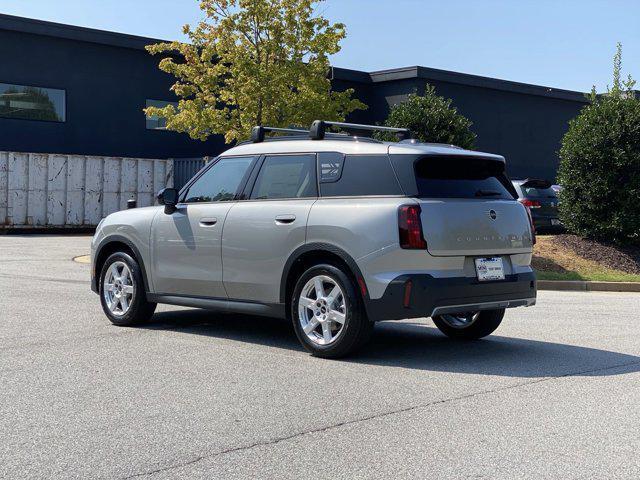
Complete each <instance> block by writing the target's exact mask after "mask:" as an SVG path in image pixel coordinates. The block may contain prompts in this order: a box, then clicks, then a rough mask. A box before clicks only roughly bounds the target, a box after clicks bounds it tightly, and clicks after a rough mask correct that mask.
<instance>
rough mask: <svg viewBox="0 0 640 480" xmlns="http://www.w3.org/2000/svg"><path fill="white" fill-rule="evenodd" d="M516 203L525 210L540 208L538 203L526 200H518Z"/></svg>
mask: <svg viewBox="0 0 640 480" xmlns="http://www.w3.org/2000/svg"><path fill="white" fill-rule="evenodd" d="M518 201H519V202H520V203H521V204H523V205H524V206H525V207H527V208H540V207H541V206H542V205H540V202H539V201H537V200H529V199H528V198H520V199H519V200H518Z"/></svg>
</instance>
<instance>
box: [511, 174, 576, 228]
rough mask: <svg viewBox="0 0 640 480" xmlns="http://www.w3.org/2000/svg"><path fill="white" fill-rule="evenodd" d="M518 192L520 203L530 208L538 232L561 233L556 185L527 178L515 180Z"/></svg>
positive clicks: (561, 226)
mask: <svg viewBox="0 0 640 480" xmlns="http://www.w3.org/2000/svg"><path fill="white" fill-rule="evenodd" d="M513 186H514V187H515V189H516V191H517V192H518V201H519V202H520V203H522V204H523V205H524V206H526V207H528V208H529V211H530V212H531V217H532V218H533V224H534V226H535V227H536V230H538V231H540V232H544V231H549V232H551V231H561V230H563V228H564V227H563V225H562V222H561V221H560V219H559V218H558V195H557V193H556V192H557V190H556V189H554V188H553V187H554V186H555V185H553V184H552V182H550V181H548V180H540V179H536V178H527V179H525V180H513Z"/></svg>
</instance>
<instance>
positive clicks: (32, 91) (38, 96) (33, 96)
mask: <svg viewBox="0 0 640 480" xmlns="http://www.w3.org/2000/svg"><path fill="white" fill-rule="evenodd" d="M0 117H4V118H17V119H22V120H46V121H50V122H64V121H65V119H66V112H65V91H64V90H58V89H56V88H43V87H28V86H25V85H12V84H9V83H0Z"/></svg>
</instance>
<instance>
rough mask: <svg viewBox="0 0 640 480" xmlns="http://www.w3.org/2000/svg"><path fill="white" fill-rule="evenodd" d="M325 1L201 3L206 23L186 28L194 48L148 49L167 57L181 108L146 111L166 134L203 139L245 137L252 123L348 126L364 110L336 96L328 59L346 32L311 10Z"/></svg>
mask: <svg viewBox="0 0 640 480" xmlns="http://www.w3.org/2000/svg"><path fill="white" fill-rule="evenodd" d="M319 1H322V0H202V1H201V2H200V8H201V9H202V10H203V12H204V13H205V16H206V18H205V19H204V20H203V21H202V22H200V24H198V25H197V27H195V28H192V27H190V26H189V25H186V26H185V27H184V33H185V34H186V35H187V36H188V38H189V40H190V43H188V44H187V43H180V42H171V43H161V44H156V45H150V46H148V47H147V50H148V51H149V52H151V53H152V54H168V55H167V56H165V57H164V58H163V59H162V60H161V61H160V65H159V66H160V69H161V70H163V71H165V72H168V73H170V74H172V75H174V76H175V77H176V78H177V81H176V83H175V84H174V85H173V86H172V90H173V92H174V93H175V94H176V95H177V96H178V98H179V103H178V107H177V108H175V107H174V106H172V105H169V106H167V107H164V108H157V107H149V108H147V109H145V112H146V113H147V114H148V115H156V116H158V117H161V118H166V121H167V128H168V129H170V130H175V131H179V132H186V133H188V134H189V135H190V136H191V137H192V138H197V139H201V140H205V139H206V138H207V137H208V136H210V135H212V134H223V135H224V136H225V140H226V141H227V142H229V143H230V142H232V141H234V140H239V139H243V138H246V137H247V136H248V134H249V132H250V130H251V127H252V126H254V125H260V124H264V125H271V126H279V127H286V126H290V125H304V126H307V125H309V124H311V122H312V121H313V120H314V119H317V118H326V119H332V120H336V119H337V120H343V119H344V118H345V116H346V115H348V114H349V113H350V112H352V111H354V110H356V109H363V108H366V106H365V105H364V104H362V103H361V102H360V101H358V100H356V99H353V98H352V94H353V90H352V89H348V90H345V91H343V92H335V91H332V90H331V82H330V80H329V75H328V74H329V71H330V68H331V67H330V65H329V59H328V57H329V55H332V54H334V53H337V52H338V51H339V50H340V41H341V40H342V39H343V38H345V35H346V32H345V26H344V25H343V24H341V23H335V24H331V23H330V22H329V21H328V20H327V19H325V18H323V17H322V16H320V15H317V14H316V13H315V11H314V9H315V7H316V6H317V3H318V2H319Z"/></svg>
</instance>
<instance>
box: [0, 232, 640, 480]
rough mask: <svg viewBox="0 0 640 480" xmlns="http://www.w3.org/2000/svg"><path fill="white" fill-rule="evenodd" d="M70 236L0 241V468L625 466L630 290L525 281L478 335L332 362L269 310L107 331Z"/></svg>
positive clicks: (294, 472) (157, 472) (635, 410)
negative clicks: (513, 302)
mask: <svg viewBox="0 0 640 480" xmlns="http://www.w3.org/2000/svg"><path fill="white" fill-rule="evenodd" d="M89 241H90V238H89V237H86V236H71V237H62V236H57V237H53V236H31V237H29V236H0V267H1V268H0V477H2V478H42V477H47V478H54V477H55V478H93V477H103V478H128V477H138V476H140V477H142V476H144V477H151V478H207V479H209V478H224V479H228V478H292V479H294V478H295V479H299V478H345V479H353V478H429V479H434V478H467V477H469V478H496V479H504V478H518V479H520V478H554V479H557V478H578V477H579V478H640V455H639V454H638V451H640V373H639V372H640V294H631V293H627V294H623V293H582V292H548V291H545V292H540V294H539V301H538V305H537V306H535V307H532V308H528V309H522V308H521V309H515V310H513V311H509V312H508V313H507V316H506V318H505V321H504V323H503V325H502V326H501V327H500V329H499V330H498V331H497V332H496V334H495V335H493V336H491V337H489V338H488V339H486V340H483V341H480V342H475V343H455V342H452V341H450V340H448V339H446V338H445V337H443V336H442V335H440V334H439V332H438V331H437V330H436V329H435V328H434V327H433V324H432V323H431V322H430V321H428V320H424V319H423V320H420V321H404V322H394V323H385V324H380V325H378V328H377V330H376V334H375V337H374V339H373V342H372V343H371V344H370V345H369V346H368V348H366V349H365V351H363V352H362V353H361V354H360V355H358V356H356V357H354V358H352V359H349V360H346V361H328V360H320V359H316V358H313V357H310V356H309V355H307V354H306V353H305V352H304V351H303V350H302V349H301V347H300V346H299V345H298V342H297V340H296V338H295V335H294V333H293V330H292V329H291V327H290V326H289V325H288V323H287V322H285V321H280V320H271V319H264V318H254V317H242V316H219V315H215V314H212V313H210V312H204V311H197V310H188V309H181V308H180V309H179V308H174V307H161V308H159V309H158V313H157V314H156V315H155V317H154V320H153V322H152V323H150V324H148V325H145V326H144V327H141V328H118V327H114V326H111V324H110V323H109V322H108V321H107V319H106V318H105V317H104V316H103V314H102V311H101V309H100V305H99V301H98V297H97V296H96V295H95V294H93V293H92V292H91V291H90V289H89V282H88V278H89V266H88V265H87V264H82V263H78V262H74V261H73V260H72V259H73V258H74V257H76V256H79V255H84V254H87V253H88V252H89Z"/></svg>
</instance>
